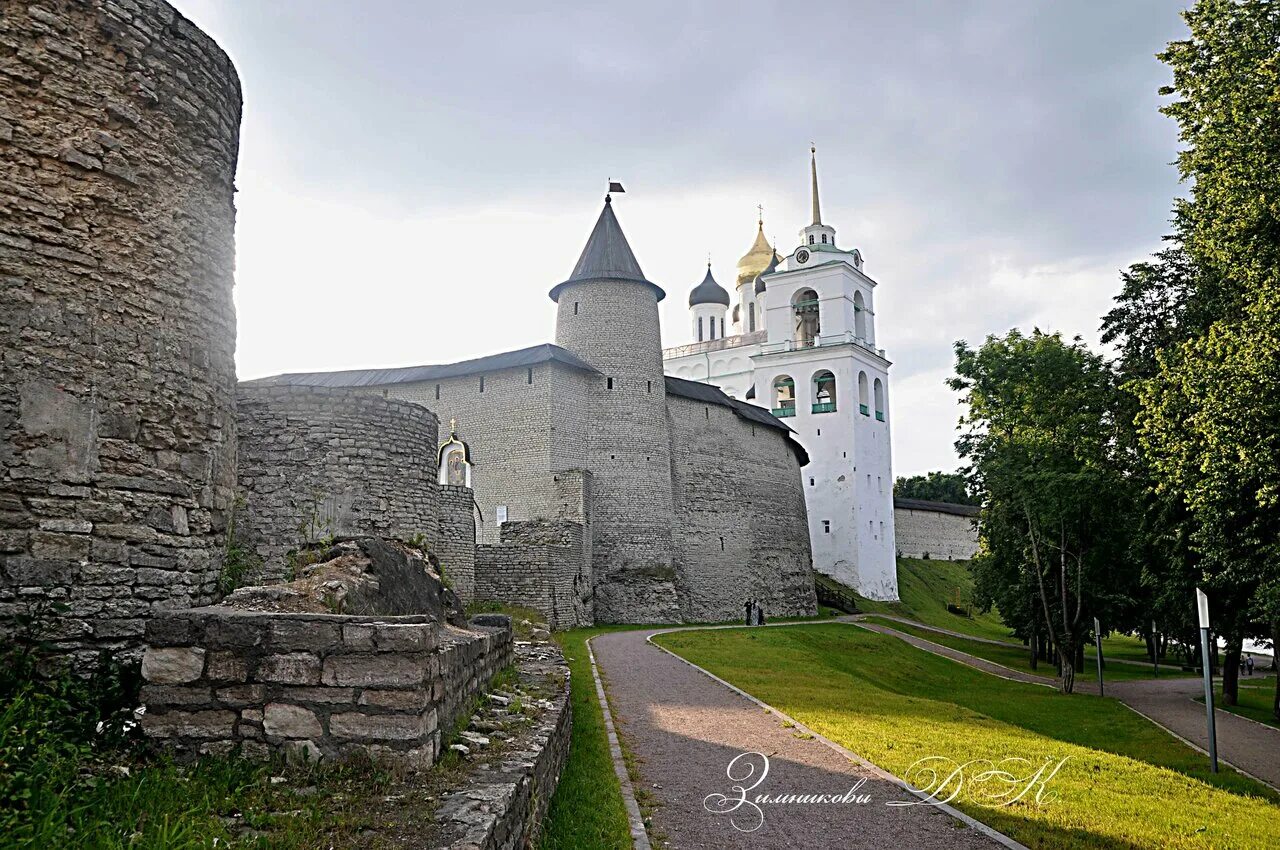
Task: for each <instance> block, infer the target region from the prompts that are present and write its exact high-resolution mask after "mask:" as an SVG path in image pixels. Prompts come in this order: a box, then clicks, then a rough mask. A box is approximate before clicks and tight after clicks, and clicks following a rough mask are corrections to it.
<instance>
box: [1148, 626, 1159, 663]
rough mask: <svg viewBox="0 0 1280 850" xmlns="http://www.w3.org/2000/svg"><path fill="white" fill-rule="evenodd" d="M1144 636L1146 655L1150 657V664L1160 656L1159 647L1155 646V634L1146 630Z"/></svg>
mask: <svg viewBox="0 0 1280 850" xmlns="http://www.w3.org/2000/svg"><path fill="white" fill-rule="evenodd" d="M1145 637H1146V641H1147V657H1148V658H1150V659H1151V663H1152V664H1155V663H1156V661H1157V659H1158V658H1159V657H1160V647H1158V646H1156V636H1155V635H1153V634H1151V633H1150V632H1148V633H1147V634H1146V635H1145Z"/></svg>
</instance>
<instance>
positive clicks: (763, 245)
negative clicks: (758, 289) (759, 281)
mask: <svg viewBox="0 0 1280 850" xmlns="http://www.w3.org/2000/svg"><path fill="white" fill-rule="evenodd" d="M772 259H773V248H772V247H771V246H770V245H769V243H768V241H767V240H766V239H765V238H764V219H763V218H762V219H761V220H760V227H759V229H758V230H757V231H756V241H755V242H754V243H752V245H751V250H749V251H747V253H745V254H743V255H742V259H740V260H738V286H742V285H743V284H744V283H751V282H752V281H753V280H755V279H756V275H758V274H760V272H762V271H764V270H765V268H767V267H768V265H769V261H770V260H772Z"/></svg>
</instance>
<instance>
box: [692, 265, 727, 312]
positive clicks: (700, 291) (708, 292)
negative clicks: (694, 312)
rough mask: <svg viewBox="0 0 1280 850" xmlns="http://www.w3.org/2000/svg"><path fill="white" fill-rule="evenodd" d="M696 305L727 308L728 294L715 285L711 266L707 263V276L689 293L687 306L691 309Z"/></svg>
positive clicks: (718, 285)
mask: <svg viewBox="0 0 1280 850" xmlns="http://www.w3.org/2000/svg"><path fill="white" fill-rule="evenodd" d="M698 304H723V305H724V306H726V307H728V306H729V292H728V290H726V289H725V288H724V287H723V286H721V285H720V284H718V283H716V279H715V278H714V277H712V276H711V264H710V263H707V276H706V277H704V278H703V279H702V283H700V284H698V285H697V286H695V287H694V288H693V291H692V292H690V293H689V306H690V307H693V306H696V305H698Z"/></svg>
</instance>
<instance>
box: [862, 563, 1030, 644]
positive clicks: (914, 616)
mask: <svg viewBox="0 0 1280 850" xmlns="http://www.w3.org/2000/svg"><path fill="white" fill-rule="evenodd" d="M956 588H959V589H960V599H961V601H962V602H964V603H965V604H968V603H969V602H970V601H971V600H972V598H973V577H972V576H970V575H969V568H968V567H967V566H966V565H965V564H964V563H963V562H961V561H923V560H919V559H917V558H899V559H898V597H899V599H900V600H901V601H899V602H878V601H876V600H874V599H867V598H865V597H862V596H859V597H858V608H859V610H861V611H863V612H864V613H867V614H892V615H894V616H895V617H906V618H907V619H909V620H915V621H917V622H920V623H924V624H925V625H927V626H937V627H938V628H940V629H951V630H952V631H955V632H963V633H964V634H967V635H975V636H977V637H983V638H990V639H992V640H1009V639H1010V635H1011V634H1012V633H1011V632H1010V631H1009V628H1008V627H1007V626H1005V624H1004V623H1002V622H1001V621H1000V616H999V614H997V613H996V612H994V611H989V612H987V613H985V614H984V613H980V612H977V611H974V612H973V616H972V617H961V616H960V615H958V614H952V613H951V612H950V611H948V610H947V602H948V601H949V600H951V599H953V598H954V596H955V592H956ZM855 595H856V594H855Z"/></svg>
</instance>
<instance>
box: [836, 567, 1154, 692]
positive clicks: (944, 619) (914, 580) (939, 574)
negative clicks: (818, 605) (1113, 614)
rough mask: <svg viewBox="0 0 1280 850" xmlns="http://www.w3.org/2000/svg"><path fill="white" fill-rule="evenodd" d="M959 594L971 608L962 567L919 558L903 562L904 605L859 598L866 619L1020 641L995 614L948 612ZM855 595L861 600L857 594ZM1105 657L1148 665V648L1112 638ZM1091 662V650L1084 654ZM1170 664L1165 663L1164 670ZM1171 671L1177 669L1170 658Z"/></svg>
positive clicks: (900, 573) (965, 569)
mask: <svg viewBox="0 0 1280 850" xmlns="http://www.w3.org/2000/svg"><path fill="white" fill-rule="evenodd" d="M957 587H958V588H960V598H961V600H962V601H964V602H966V603H968V602H969V601H970V600H971V599H972V595H973V578H972V576H970V575H969V569H968V567H967V566H966V564H965V562H963V561H923V560H920V559H917V558H899V559H898V596H899V598H900V599H901V601H900V602H878V601H876V600H874V599H866V598H864V597H861V596H859V597H858V607H859V608H860V609H861V610H862V611H863V612H865V613H867V614H892V615H894V616H895V617H906V618H907V619H909V620H915V621H916V622H918V623H923V624H925V625H926V626H936V627H937V628H940V629H950V630H951V631H953V632H961V633H963V634H967V635H973V636H974V637H981V638H989V639H992V640H1004V641H1015V642H1016V638H1014V637H1013V633H1012V632H1011V631H1010V630H1009V628H1008V627H1007V626H1005V625H1004V623H1003V622H1001V620H1000V614H999V613H998V612H996V611H988V612H987V613H985V614H984V613H979V612H977V611H975V612H974V614H973V617H972V618H966V617H960V616H957V615H956V614H952V613H951V612H950V611H948V610H947V602H948V600H950V599H953V598H954V596H955V592H956V588H957ZM855 595H856V594H855ZM1102 652H1103V654H1104V655H1106V656H1110V657H1112V658H1127V659H1130V660H1132V661H1146V660H1147V647H1146V645H1145V644H1144V643H1143V642H1142V641H1141V640H1140V639H1138V638H1136V637H1133V636H1132V635H1119V634H1117V635H1111V636H1110V637H1105V638H1103V639H1102ZM1085 654H1086V655H1087V656H1089V657H1090V658H1092V657H1093V655H1094V652H1093V648H1092V647H1087V648H1086V649H1085ZM1165 663H1166V662H1162V666H1163V665H1164V664H1165ZM1167 663H1168V666H1170V667H1176V666H1177V663H1176V660H1175V659H1173V658H1170V659H1169V660H1168V662H1167Z"/></svg>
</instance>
